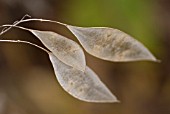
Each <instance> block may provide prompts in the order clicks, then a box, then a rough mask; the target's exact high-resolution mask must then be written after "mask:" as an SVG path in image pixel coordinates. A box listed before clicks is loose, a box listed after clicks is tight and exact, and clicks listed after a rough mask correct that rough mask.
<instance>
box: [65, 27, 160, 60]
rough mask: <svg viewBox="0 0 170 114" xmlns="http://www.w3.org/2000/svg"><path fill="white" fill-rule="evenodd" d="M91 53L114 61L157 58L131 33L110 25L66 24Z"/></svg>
mask: <svg viewBox="0 0 170 114" xmlns="http://www.w3.org/2000/svg"><path fill="white" fill-rule="evenodd" d="M66 26H67V28H68V29H69V30H70V31H71V32H72V33H73V34H74V35H75V36H76V37H77V39H78V40H79V42H80V43H81V44H82V46H83V47H84V49H85V50H86V51H87V52H88V53H90V54H91V55H93V56H95V57H98V58H100V59H103V60H108V61H114V62H126V61H139V60H149V61H157V59H156V58H155V57H154V56H153V55H152V54H151V53H150V52H149V50H148V49H147V48H146V47H145V46H144V45H143V44H141V43H140V42H139V41H137V40H135V39H134V38H133V37H131V36H130V35H128V34H126V33H124V32H122V31H120V30H117V29H113V28H108V27H76V26H71V25H66Z"/></svg>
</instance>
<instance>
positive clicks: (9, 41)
mask: <svg viewBox="0 0 170 114" xmlns="http://www.w3.org/2000/svg"><path fill="white" fill-rule="evenodd" d="M0 42H6V43H23V44H29V45H32V46H34V47H37V48H39V49H41V50H43V51H45V52H46V53H48V54H49V53H50V51H48V50H47V49H45V48H43V47H41V46H39V45H37V44H34V43H31V42H28V41H23V40H0Z"/></svg>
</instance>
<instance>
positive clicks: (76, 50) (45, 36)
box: [29, 29, 86, 71]
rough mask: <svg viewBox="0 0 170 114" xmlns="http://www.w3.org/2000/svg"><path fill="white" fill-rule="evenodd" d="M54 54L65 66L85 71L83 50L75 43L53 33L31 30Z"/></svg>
mask: <svg viewBox="0 0 170 114" xmlns="http://www.w3.org/2000/svg"><path fill="white" fill-rule="evenodd" d="M29 31H30V32H32V33H33V34H34V35H35V36H36V37H38V38H39V40H40V41H41V42H42V43H43V44H44V45H45V46H46V47H47V48H48V49H49V50H50V51H52V53H53V54H54V55H55V56H56V57H57V58H58V59H59V60H61V61H62V62H64V63H65V64H67V65H69V66H72V67H74V68H76V69H78V70H81V71H84V70H85V66H86V61H85V55H84V52H83V50H82V48H81V47H80V46H79V44H77V43H76V42H75V41H73V40H70V39H68V38H66V37H64V36H61V35H59V34H57V33H54V32H51V31H39V30H32V29H29Z"/></svg>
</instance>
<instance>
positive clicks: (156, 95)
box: [0, 0, 170, 114]
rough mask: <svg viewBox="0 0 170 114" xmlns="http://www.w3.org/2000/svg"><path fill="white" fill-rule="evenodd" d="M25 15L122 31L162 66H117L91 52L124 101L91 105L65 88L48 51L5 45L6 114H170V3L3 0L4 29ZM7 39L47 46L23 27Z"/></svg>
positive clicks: (2, 107)
mask: <svg viewBox="0 0 170 114" xmlns="http://www.w3.org/2000/svg"><path fill="white" fill-rule="evenodd" d="M25 14H29V15H31V16H32V17H35V18H45V19H51V20H55V21H60V22H64V23H67V24H72V25H77V26H108V27H113V28H117V29H120V30H122V31H124V32H126V33H128V34H130V35H132V36H134V37H135V38H136V39H138V40H139V41H141V42H142V43H143V44H144V45H145V46H146V47H148V49H149V50H150V51H151V52H152V53H153V54H154V55H155V56H156V57H157V58H158V59H160V60H161V61H162V62H161V63H153V62H146V61H144V62H131V63H111V62H107V61H103V60H100V59H97V58H95V57H92V56H90V55H89V54H87V53H86V59H87V64H88V65H89V66H90V67H91V68H92V69H93V70H94V71H95V72H96V73H97V74H98V75H99V77H100V78H101V80H102V81H103V82H104V83H105V84H106V85H107V86H108V88H109V89H110V90H111V91H112V92H113V93H114V95H116V96H117V98H118V99H119V100H120V101H121V103H113V104H112V103H108V104H107V103H106V104H104V103H100V104H96V103H87V102H83V101H79V100H77V99H75V98H73V97H72V96H70V95H69V94H68V93H66V92H65V91H64V90H63V89H62V88H61V87H60V85H59V84H58V82H57V80H56V78H55V75H54V72H53V68H52V65H51V63H50V61H49V58H48V55H47V54H46V53H45V52H43V51H41V50H39V49H37V48H35V47H33V46H29V45H24V44H11V43H0V114H170V21H169V20H170V1H169V0H0V25H2V24H7V23H13V22H14V21H16V20H19V19H21V18H22V17H23V16H24V15H25ZM22 26H25V27H29V28H34V29H40V30H51V31H55V32H57V33H60V34H62V35H64V36H67V37H68V38H70V39H73V40H75V41H77V39H76V38H75V37H74V36H73V35H72V34H71V33H70V32H69V31H68V30H67V29H66V28H64V27H62V26H60V25H55V24H51V23H40V22H32V23H25V24H22ZM2 38H4V39H20V40H27V41H30V42H33V43H36V44H38V45H40V46H43V45H42V44H41V43H40V41H39V40H38V39H37V38H35V37H34V36H33V35H32V34H30V33H28V32H25V31H22V30H18V29H11V30H10V31H8V32H7V33H6V34H4V35H2V36H0V39H2ZM77 42H78V41H77Z"/></svg>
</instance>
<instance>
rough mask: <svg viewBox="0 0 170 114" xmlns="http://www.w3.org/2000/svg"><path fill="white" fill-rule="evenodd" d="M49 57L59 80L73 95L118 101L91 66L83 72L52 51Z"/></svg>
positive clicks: (89, 100) (85, 98)
mask: <svg viewBox="0 0 170 114" xmlns="http://www.w3.org/2000/svg"><path fill="white" fill-rule="evenodd" d="M49 58H50V60H51V62H52V65H53V68H54V72H55V75H56V77H57V80H58V82H59V83H60V85H61V86H62V87H63V89H64V90H65V91H66V92H68V93H69V94H70V95H72V96H73V97H75V98H77V99H79V100H82V101H86V102H118V100H117V99H116V97H115V96H114V95H113V94H112V93H111V92H110V90H109V89H108V88H107V87H106V86H105V85H104V84H103V83H102V82H101V80H100V79H99V78H98V76H97V75H96V74H95V73H94V72H93V71H92V70H91V69H90V68H89V67H86V68H85V71H84V72H82V71H80V70H77V69H75V68H73V67H71V66H68V65H66V64H64V63H63V62H61V61H60V60H59V59H57V57H56V56H54V55H53V54H52V53H51V54H49Z"/></svg>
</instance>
